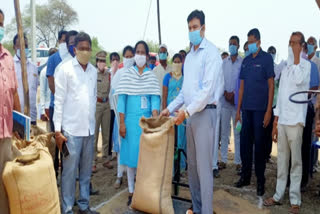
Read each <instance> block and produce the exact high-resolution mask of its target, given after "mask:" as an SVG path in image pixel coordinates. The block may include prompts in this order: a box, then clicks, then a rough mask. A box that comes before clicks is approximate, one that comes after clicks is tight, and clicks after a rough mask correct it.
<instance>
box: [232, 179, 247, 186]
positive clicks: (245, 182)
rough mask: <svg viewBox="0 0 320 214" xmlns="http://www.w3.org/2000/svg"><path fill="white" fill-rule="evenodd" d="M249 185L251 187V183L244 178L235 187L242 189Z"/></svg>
mask: <svg viewBox="0 0 320 214" xmlns="http://www.w3.org/2000/svg"><path fill="white" fill-rule="evenodd" d="M249 185H250V181H248V180H245V179H243V178H240V179H239V181H238V182H236V183H235V184H234V186H235V187H237V188H241V187H244V186H249Z"/></svg>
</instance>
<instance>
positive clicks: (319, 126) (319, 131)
mask: <svg viewBox="0 0 320 214" xmlns="http://www.w3.org/2000/svg"><path fill="white" fill-rule="evenodd" d="M313 132H314V134H315V135H316V136H317V137H320V121H317V123H316V128H315V130H313Z"/></svg>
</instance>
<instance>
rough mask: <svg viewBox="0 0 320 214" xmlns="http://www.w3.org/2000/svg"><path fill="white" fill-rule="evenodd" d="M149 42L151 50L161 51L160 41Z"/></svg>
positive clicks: (154, 51)
mask: <svg viewBox="0 0 320 214" xmlns="http://www.w3.org/2000/svg"><path fill="white" fill-rule="evenodd" d="M147 44H148V46H149V51H150V52H153V53H158V52H159V45H158V43H156V42H154V41H150V40H148V41H147Z"/></svg>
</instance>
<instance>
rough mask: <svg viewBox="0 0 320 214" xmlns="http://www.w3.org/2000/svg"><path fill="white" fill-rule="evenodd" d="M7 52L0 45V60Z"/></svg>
mask: <svg viewBox="0 0 320 214" xmlns="http://www.w3.org/2000/svg"><path fill="white" fill-rule="evenodd" d="M9 54H10V53H9V51H8V50H7V49H5V48H4V47H3V46H2V45H0V58H2V57H3V56H5V55H7V56H8V55H9Z"/></svg>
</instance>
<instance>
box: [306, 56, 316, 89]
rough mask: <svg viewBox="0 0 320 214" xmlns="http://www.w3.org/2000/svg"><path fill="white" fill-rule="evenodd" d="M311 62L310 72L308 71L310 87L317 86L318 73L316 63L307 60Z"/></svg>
mask: <svg viewBox="0 0 320 214" xmlns="http://www.w3.org/2000/svg"><path fill="white" fill-rule="evenodd" d="M308 61H309V62H310V63H311V72H310V88H313V87H316V86H317V87H318V86H319V73H318V67H317V64H316V63H314V62H312V61H310V60H308Z"/></svg>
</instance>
